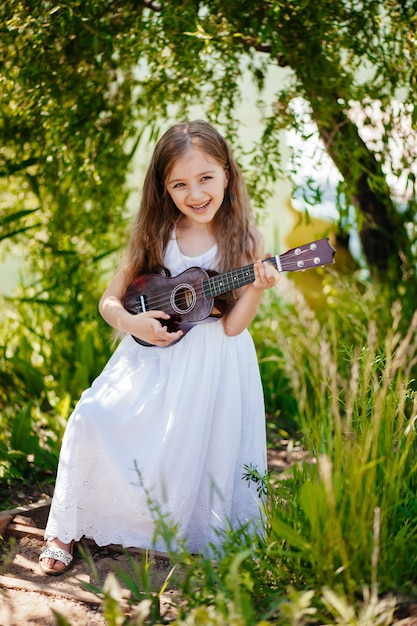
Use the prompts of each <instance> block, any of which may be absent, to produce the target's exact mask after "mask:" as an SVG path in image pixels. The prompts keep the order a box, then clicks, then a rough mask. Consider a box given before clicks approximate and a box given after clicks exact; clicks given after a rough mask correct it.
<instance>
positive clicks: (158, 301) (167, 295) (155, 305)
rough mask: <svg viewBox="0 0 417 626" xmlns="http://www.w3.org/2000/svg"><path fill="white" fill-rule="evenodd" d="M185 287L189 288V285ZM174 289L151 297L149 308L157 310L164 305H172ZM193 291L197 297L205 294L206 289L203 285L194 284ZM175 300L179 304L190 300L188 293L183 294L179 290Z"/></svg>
mask: <svg viewBox="0 0 417 626" xmlns="http://www.w3.org/2000/svg"><path fill="white" fill-rule="evenodd" d="M184 288H185V289H187V288H188V285H184ZM172 292H173V290H169V291H167V292H164V293H162V294H161V295H158V296H153V297H149V298H148V299H147V310H156V309H161V310H164V307H167V306H170V305H171V295H172ZM192 292H193V293H195V295H196V296H197V298H199V297H203V296H204V289H203V287H202V286H199V287H195V286H193V289H192ZM174 301H175V303H176V304H177V305H181V304H183V305H186V304H187V301H188V297H187V295H185V293H183V294H181V292H177V294H176V297H175V298H174Z"/></svg>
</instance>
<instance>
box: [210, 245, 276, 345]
mask: <svg viewBox="0 0 417 626" xmlns="http://www.w3.org/2000/svg"><path fill="white" fill-rule="evenodd" d="M256 247H257V250H256V253H257V254H256V256H259V257H262V256H263V254H262V252H263V240H262V238H261V237H260V235H258V237H257V246H256ZM270 256H271V255H269V254H267V255H266V258H268V257H270ZM254 270H255V281H254V282H253V283H251V284H250V285H247V286H246V287H244V288H243V289H242V291H241V295H240V297H239V299H238V300H237V301H236V303H235V304H234V305H233V308H232V309H231V310H230V311H229V313H228V314H227V315H226V316H225V317H223V318H222V319H223V325H224V330H225V333H226V335H229V336H234V335H239V334H240V333H241V332H242V331H244V330H245V328H247V327H248V326H249V324H250V323H251V322H252V320H253V319H254V317H255V315H256V313H257V311H258V307H259V305H260V303H261V300H262V296H263V293H264V290H265V289H270V288H271V287H274V286H275V285H276V284H277V283H278V282H279V280H280V278H281V276H280V273H279V272H278V270H276V269H275V267H274V266H273V265H272V264H271V263H268V262H262V261H261V260H257V261H256V262H255V264H254Z"/></svg>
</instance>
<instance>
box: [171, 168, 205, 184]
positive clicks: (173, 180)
mask: <svg viewBox="0 0 417 626" xmlns="http://www.w3.org/2000/svg"><path fill="white" fill-rule="evenodd" d="M214 173H215V170H205V171H204V172H200V173H199V174H197V176H196V178H200V176H206V175H207V174H214ZM183 180H184V178H172V179H170V180H168V183H167V184H168V185H172V184H173V183H179V182H180V181H183Z"/></svg>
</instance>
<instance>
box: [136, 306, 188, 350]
mask: <svg viewBox="0 0 417 626" xmlns="http://www.w3.org/2000/svg"><path fill="white" fill-rule="evenodd" d="M132 318H133V319H131V320H130V324H129V326H130V329H129V332H130V334H131V335H134V336H135V337H137V338H138V339H140V340H142V341H146V343H151V344H152V345H154V346H169V344H170V343H172V342H174V341H177V340H178V339H179V338H180V337H182V336H183V334H184V333H183V331H182V330H177V331H176V332H174V333H170V332H169V330H168V328H167V327H166V326H163V325H162V324H161V322H160V321H159V320H161V319H162V320H169V318H170V316H169V315H168V314H167V313H164V311H146V313H138V314H137V315H133V314H132Z"/></svg>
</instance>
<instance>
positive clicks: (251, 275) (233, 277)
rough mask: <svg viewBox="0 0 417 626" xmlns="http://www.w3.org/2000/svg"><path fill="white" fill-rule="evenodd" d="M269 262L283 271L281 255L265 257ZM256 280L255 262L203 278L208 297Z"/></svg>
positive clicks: (216, 295)
mask: <svg viewBox="0 0 417 626" xmlns="http://www.w3.org/2000/svg"><path fill="white" fill-rule="evenodd" d="M265 260H266V261H268V263H272V265H274V266H275V267H276V268H277V269H278V270H279V271H281V262H280V259H279V256H278V255H277V256H275V257H271V258H270V259H265ZM254 281H255V270H254V267H253V263H252V264H251V265H245V266H244V267H240V268H239V269H237V270H232V271H230V272H226V273H225V274H218V275H217V276H211V277H210V278H206V279H205V280H203V290H204V295H205V296H206V298H217V297H218V296H221V295H223V294H225V293H228V292H229V291H233V290H234V289H239V287H244V286H245V285H249V284H250V283H253V282H254Z"/></svg>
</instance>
